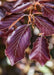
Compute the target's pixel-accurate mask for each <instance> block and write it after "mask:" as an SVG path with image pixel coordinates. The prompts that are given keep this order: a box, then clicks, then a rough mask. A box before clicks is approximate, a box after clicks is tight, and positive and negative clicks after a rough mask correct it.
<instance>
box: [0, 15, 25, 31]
mask: <svg viewBox="0 0 54 75" xmlns="http://www.w3.org/2000/svg"><path fill="white" fill-rule="evenodd" d="M22 16H24V14H19V15H16V14H12V15H9V16H6V17H5V18H4V19H3V20H2V21H0V30H2V29H6V28H8V27H9V26H11V25H12V26H13V25H15V24H16V23H17V21H18V20H19V18H20V17H22Z"/></svg>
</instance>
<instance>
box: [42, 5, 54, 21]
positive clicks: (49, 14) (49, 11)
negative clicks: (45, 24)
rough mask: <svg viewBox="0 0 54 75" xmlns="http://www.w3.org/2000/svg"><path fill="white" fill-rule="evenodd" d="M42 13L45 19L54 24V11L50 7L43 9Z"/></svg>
mask: <svg viewBox="0 0 54 75" xmlns="http://www.w3.org/2000/svg"><path fill="white" fill-rule="evenodd" d="M42 13H43V16H44V17H47V18H48V19H49V20H51V21H52V22H54V9H53V8H50V7H48V6H47V7H46V6H45V7H43V9H42Z"/></svg>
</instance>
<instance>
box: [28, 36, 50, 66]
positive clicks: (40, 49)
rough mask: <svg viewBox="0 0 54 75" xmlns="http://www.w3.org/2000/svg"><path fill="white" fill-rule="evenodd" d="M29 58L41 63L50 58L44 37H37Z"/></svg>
mask: <svg viewBox="0 0 54 75" xmlns="http://www.w3.org/2000/svg"><path fill="white" fill-rule="evenodd" d="M29 58H30V59H33V60H36V61H38V62H39V63H40V64H41V65H44V64H45V63H46V62H47V61H48V60H49V59H50V55H49V50H48V43H47V40H46V38H44V37H39V38H38V39H37V40H36V41H35V43H34V45H33V49H32V51H31V54H30V55H29Z"/></svg>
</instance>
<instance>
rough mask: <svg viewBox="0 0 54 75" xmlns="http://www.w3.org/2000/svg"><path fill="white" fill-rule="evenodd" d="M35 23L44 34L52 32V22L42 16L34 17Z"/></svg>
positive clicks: (53, 28) (53, 30)
mask: <svg viewBox="0 0 54 75" xmlns="http://www.w3.org/2000/svg"><path fill="white" fill-rule="evenodd" d="M35 24H36V26H37V27H38V28H39V30H40V32H41V33H44V34H45V35H46V36H48V35H52V34H54V24H53V23H52V22H50V21H49V20H48V19H46V18H44V17H39V16H36V17H35Z"/></svg>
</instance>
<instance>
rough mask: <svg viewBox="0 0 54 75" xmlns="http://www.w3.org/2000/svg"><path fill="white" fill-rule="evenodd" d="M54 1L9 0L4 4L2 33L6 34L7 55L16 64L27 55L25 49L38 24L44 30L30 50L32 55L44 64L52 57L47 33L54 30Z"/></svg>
mask: <svg viewBox="0 0 54 75" xmlns="http://www.w3.org/2000/svg"><path fill="white" fill-rule="evenodd" d="M53 2H54V1H53V0H31V1H30V0H26V1H25V0H18V1H14V2H5V3H4V4H3V5H2V6H0V16H1V18H0V37H3V38H5V37H6V41H5V42H6V43H5V44H6V50H5V55H6V56H7V57H8V58H9V60H10V62H11V65H12V66H13V65H14V64H15V63H17V62H18V61H19V60H21V59H23V57H24V54H25V49H26V48H27V47H28V46H30V43H31V42H30V39H31V37H32V36H31V34H32V33H31V30H32V29H34V28H35V26H37V28H38V29H39V30H40V34H38V36H39V37H38V38H37V40H36V41H35V43H34V45H33V48H32V51H31V53H30V54H29V59H33V60H36V61H38V62H39V63H40V64H41V65H44V64H45V63H46V62H47V61H48V60H49V59H50V55H49V49H48V41H47V40H46V36H51V35H53V34H54V4H53ZM25 17H26V18H25ZM27 19H28V22H27ZM25 23H26V24H25ZM19 24H20V25H19Z"/></svg>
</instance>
